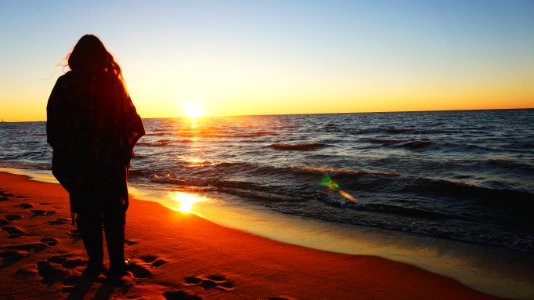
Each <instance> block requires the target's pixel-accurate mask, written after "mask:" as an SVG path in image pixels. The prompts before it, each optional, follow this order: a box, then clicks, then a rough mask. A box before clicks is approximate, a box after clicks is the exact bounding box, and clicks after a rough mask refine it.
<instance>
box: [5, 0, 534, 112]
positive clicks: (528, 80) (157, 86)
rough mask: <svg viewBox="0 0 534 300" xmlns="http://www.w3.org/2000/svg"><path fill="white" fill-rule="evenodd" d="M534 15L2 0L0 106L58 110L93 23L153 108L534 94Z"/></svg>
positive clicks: (463, 9)
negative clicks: (59, 86) (57, 86)
mask: <svg viewBox="0 0 534 300" xmlns="http://www.w3.org/2000/svg"><path fill="white" fill-rule="evenodd" d="M533 28H534V1H517V0H511V1H472V0H466V1H404V0H398V1H150V2H149V1H90V2H88V1H1V2H0V39H1V40H2V45H1V46H0V64H1V65H2V68H1V70H0V91H1V92H0V117H2V118H4V119H13V120H20V119H28V120H38V119H40V120H42V119H44V118H45V115H44V107H45V106H46V100H47V97H48V94H49V92H50V90H51V88H52V86H53V84H54V82H55V79H56V78H57V77H58V76H59V75H61V74H62V73H63V68H62V67H61V65H62V64H64V62H63V61H62V59H63V58H64V57H65V55H66V54H67V52H68V51H70V49H72V47H73V46H74V44H75V43H76V41H77V40H78V39H79V37H80V36H81V35H83V34H85V33H94V34H97V35H98V36H99V37H101V38H102V40H103V41H104V43H105V44H106V45H107V47H108V49H110V51H111V52H112V53H113V54H114V55H115V56H116V58H117V59H118V61H119V62H120V63H121V66H122V67H123V69H124V73H125V77H126V81H127V83H128V87H129V89H130V93H131V94H132V97H133V98H134V102H136V104H137V105H138V109H139V110H140V112H141V113H142V115H144V116H174V115H176V114H179V113H178V112H177V111H176V107H177V106H178V103H180V102H181V101H190V100H194V101H199V102H201V103H202V104H203V105H204V106H205V110H206V111H208V112H212V113H213V114H248V113H250V114H258V113H266V114H268V113H295V112H301V113H315V112H356V111H373V110H374V111H384V110H419V109H469V108H484V107H485V108H510V107H533V106H534V55H533V54H534V50H533V49H534V30H533ZM58 66H59V67H58ZM484 105H486V106H484ZM21 111H25V113H24V114H22V113H21Z"/></svg>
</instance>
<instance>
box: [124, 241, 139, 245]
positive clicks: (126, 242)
mask: <svg viewBox="0 0 534 300" xmlns="http://www.w3.org/2000/svg"><path fill="white" fill-rule="evenodd" d="M124 243H125V244H126V245H128V246H132V245H135V244H137V241H134V240H124Z"/></svg>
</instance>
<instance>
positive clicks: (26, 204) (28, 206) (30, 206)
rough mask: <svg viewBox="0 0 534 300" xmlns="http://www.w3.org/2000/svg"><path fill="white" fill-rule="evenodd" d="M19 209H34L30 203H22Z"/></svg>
mask: <svg viewBox="0 0 534 300" xmlns="http://www.w3.org/2000/svg"><path fill="white" fill-rule="evenodd" d="M17 207H20V208H22V209H28V208H33V205H31V204H29V203H21V204H19V205H17Z"/></svg>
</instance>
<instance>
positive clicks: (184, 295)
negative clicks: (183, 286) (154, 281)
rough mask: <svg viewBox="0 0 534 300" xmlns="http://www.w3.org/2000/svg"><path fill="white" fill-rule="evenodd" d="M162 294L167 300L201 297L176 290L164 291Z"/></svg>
mask: <svg viewBox="0 0 534 300" xmlns="http://www.w3.org/2000/svg"><path fill="white" fill-rule="evenodd" d="M163 296H164V297H165V299H167V300H200V299H202V297H199V296H197V295H191V294H189V293H187V292H185V291H182V290H177V291H175V292H171V291H169V292H164V293H163Z"/></svg>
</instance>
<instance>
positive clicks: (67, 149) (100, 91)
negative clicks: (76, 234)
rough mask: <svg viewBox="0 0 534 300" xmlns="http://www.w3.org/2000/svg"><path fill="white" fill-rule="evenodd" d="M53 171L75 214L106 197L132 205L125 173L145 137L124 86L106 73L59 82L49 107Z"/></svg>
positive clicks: (72, 74)
mask: <svg viewBox="0 0 534 300" xmlns="http://www.w3.org/2000/svg"><path fill="white" fill-rule="evenodd" d="M46 130H47V139H48V143H49V144H50V145H51V146H52V148H53V150H54V151H53V158H52V173H53V174H54V176H55V177H56V178H57V179H58V181H59V182H60V183H61V184H62V185H63V187H65V189H66V190H67V191H68V192H69V194H70V198H71V212H72V213H73V215H74V214H77V213H79V212H80V210H83V208H84V207H85V205H91V203H83V202H84V201H85V202H86V201H88V200H86V199H87V197H82V196H83V195H87V194H90V195H98V194H101V193H105V194H106V195H111V196H113V197H115V198H117V199H118V201H121V204H122V205H123V207H124V210H125V211H126V209H127V207H128V190H127V172H128V167H129V164H130V159H131V158H132V156H133V147H134V145H135V143H136V142H137V140H138V139H139V138H140V137H141V136H143V135H144V134H145V130H144V127H143V122H142V121H141V118H140V117H139V115H138V114H137V112H136V109H135V107H134V105H133V103H132V100H131V99H130V97H129V96H128V94H127V92H126V90H125V88H124V86H123V84H122V82H121V81H119V80H118V79H117V78H116V77H115V76H112V75H108V74H106V73H102V74H99V76H95V75H89V74H83V73H76V72H73V71H70V72H68V73H66V74H65V75H63V76H61V77H59V78H58V80H57V82H56V85H55V86H54V88H53V90H52V93H51V95H50V98H49V99H48V105H47V124H46Z"/></svg>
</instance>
